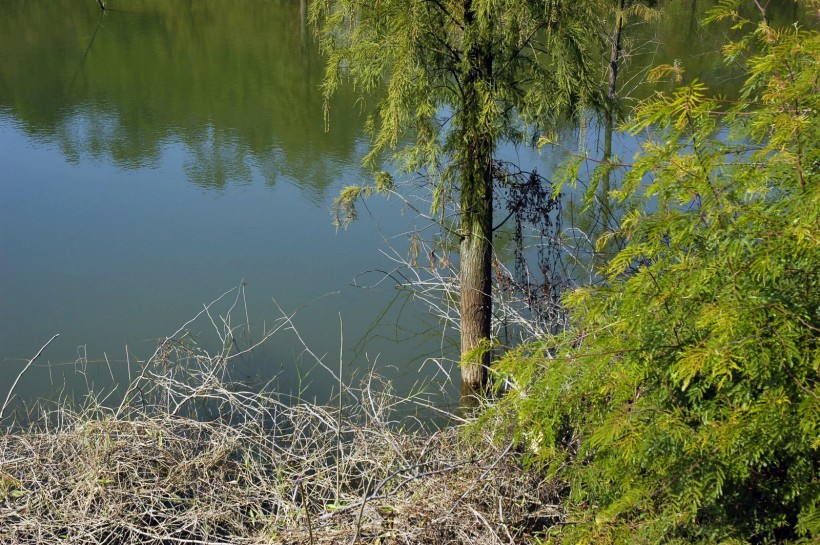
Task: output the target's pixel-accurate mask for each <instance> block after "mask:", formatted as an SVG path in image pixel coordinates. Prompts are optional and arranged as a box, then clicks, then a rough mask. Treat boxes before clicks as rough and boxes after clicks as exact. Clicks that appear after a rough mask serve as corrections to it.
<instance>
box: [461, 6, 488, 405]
mask: <svg viewBox="0 0 820 545" xmlns="http://www.w3.org/2000/svg"><path fill="white" fill-rule="evenodd" d="M464 8H465V10H464V23H465V24H464V51H465V55H466V57H467V59H468V62H467V63H466V67H465V72H464V73H463V91H462V92H463V103H462V106H463V108H462V112H461V132H462V138H463V140H462V146H464V147H463V150H462V152H461V153H460V156H461V164H460V169H461V235H462V239H461V246H460V249H459V257H460V266H461V270H460V274H461V305H460V311H461V398H462V402H464V403H467V404H471V400H472V401H474V400H476V399H478V398H480V397H482V396H483V395H484V394H485V393H486V389H487V383H488V373H487V371H488V369H489V366H490V356H491V354H490V349H489V348H490V334H491V329H490V326H491V319H492V235H493V225H492V223H493V178H492V154H493V149H494V143H493V138H492V134H491V133H490V130H489V128H488V127H485V126H483V125H482V121H481V109H482V101H486V100H488V98H487V97H482V96H480V95H479V87H481V88H482V89H484V90H485V92H486V90H487V89H491V88H492V56H491V53H490V48H489V45H488V43H489V41H488V40H487V39H486V37H485V36H482V35H481V34H482V33H481V31H479V30H478V28H477V27H478V25H477V24H475V13H474V11H473V7H472V2H471V1H470V0H467V1H466V2H465V3H464ZM489 100H491V97H490V98H489Z"/></svg>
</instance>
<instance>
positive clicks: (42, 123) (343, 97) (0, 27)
mask: <svg viewBox="0 0 820 545" xmlns="http://www.w3.org/2000/svg"><path fill="white" fill-rule="evenodd" d="M770 4H771V5H770V10H771V13H770V15H771V19H772V20H777V21H781V20H787V19H789V17H797V16H798V14H796V13H793V12H794V10H795V7H794V3H792V2H771V3H770ZM107 5H108V9H107V10H106V11H105V12H104V13H101V12H100V10H99V9H98V8H97V4H96V3H95V2H92V1H90V0H89V1H84V2H78V1H76V0H25V1H22V0H4V1H3V2H0V397H3V398H4V397H5V393H6V392H7V390H8V388H9V386H10V385H11V384H12V382H13V381H14V379H15V378H16V376H17V374H18V373H19V372H20V370H21V369H22V368H23V367H24V364H25V362H26V361H27V359H28V358H29V357H31V356H32V355H33V354H34V353H36V352H37V350H38V348H39V347H40V346H41V345H42V344H43V343H44V342H45V341H46V340H47V339H49V338H50V337H51V336H52V335H53V334H55V333H60V337H58V338H57V339H56V340H55V341H54V342H53V343H52V344H51V345H50V346H49V347H48V349H47V350H46V351H45V352H44V354H43V356H42V357H41V358H40V359H39V360H38V361H37V363H36V365H35V366H33V368H32V369H30V370H29V371H28V372H27V373H26V375H25V376H24V377H23V379H22V380H21V382H20V384H19V385H18V387H17V390H16V391H17V393H18V394H20V396H21V397H22V398H24V399H27V400H31V399H34V398H36V397H38V396H45V397H50V396H54V395H55V392H57V391H63V390H67V391H68V392H73V393H81V392H83V391H85V388H86V381H88V382H93V383H95V384H96V385H97V386H98V387H102V386H106V387H107V386H110V385H111V383H112V379H113V381H114V382H116V383H121V382H123V381H125V380H127V377H128V372H129V369H128V365H127V363H126V349H125V347H126V345H127V346H128V352H129V354H131V357H132V363H134V362H135V359H136V358H139V359H144V358H146V357H148V356H149V355H150V354H151V353H152V352H153V350H154V348H155V347H156V344H157V339H159V338H162V337H164V336H167V335H170V334H172V333H173V332H174V331H176V330H177V329H178V328H179V326H181V325H182V324H183V323H185V322H186V321H187V320H189V319H190V318H192V317H193V316H194V315H196V314H197V313H198V312H199V311H200V310H201V309H202V304H203V303H207V302H209V301H210V300H212V299H214V298H216V297H218V296H219V295H220V294H221V293H223V292H224V291H225V290H227V289H229V288H231V287H233V286H237V285H238V284H239V283H240V282H241V281H243V280H244V281H245V282H246V290H247V302H248V310H249V313H248V314H249V318H250V321H251V324H252V333H251V334H250V335H247V334H245V333H244V332H243V335H244V337H242V339H241V340H242V342H248V341H250V340H253V339H257V338H258V337H259V335H261V333H262V331H263V330H264V329H266V328H270V327H271V325H272V324H273V323H274V321H275V320H276V318H278V317H279V311H278V309H277V306H276V305H275V304H274V302H273V300H272V299H273V298H275V299H276V301H277V302H278V304H279V305H281V306H282V308H283V309H285V310H286V311H288V312H293V311H296V310H298V312H296V314H295V317H294V324H295V326H296V327H297V328H298V329H299V332H300V333H301V335H302V337H303V338H304V340H305V342H306V343H307V344H308V346H309V347H310V348H311V349H312V350H313V351H314V352H315V353H316V354H317V355H319V356H323V357H324V361H325V363H326V364H327V365H328V366H329V367H331V368H334V369H335V368H337V366H338V361H339V357H338V354H339V344H340V329H341V327H342V326H341V325H340V321H341V322H342V323H343V329H344V341H345V342H344V345H345V349H344V353H343V359H344V361H345V365H346V366H347V369H346V371H345V375H346V376H348V377H349V376H351V375H352V374H353V372H354V369H358V370H359V371H361V369H363V368H365V367H368V366H370V365H374V364H375V366H376V367H377V368H378V369H380V370H381V371H382V372H383V373H386V374H387V375H388V376H389V377H391V378H392V379H393V381H392V382H393V384H394V386H395V387H396V389H397V390H398V391H400V392H407V391H409V390H410V389H411V388H412V385H413V384H414V383H415V382H416V381H417V380H424V379H425V377H426V378H430V377H431V376H433V375H436V370H437V368H436V367H435V366H434V365H432V364H430V363H429V362H427V363H426V364H425V357H426V356H428V355H441V352H442V346H443V348H444V351H445V352H446V353H447V354H449V355H450V356H451V357H452V355H453V351H452V344H451V343H452V337H451V336H441V333H440V326H439V325H438V324H437V322H436V320H435V318H434V317H432V316H430V315H429V313H428V312H427V311H426V309H425V308H423V307H422V306H421V305H419V304H406V301H404V300H401V299H398V300H397V299H396V296H397V292H396V290H395V289H393V286H392V284H391V283H390V282H389V281H387V282H383V283H381V284H379V287H378V288H376V289H372V290H363V289H359V288H354V287H352V286H351V282H352V280H353V278H354V277H355V276H356V275H357V274H359V273H362V272H364V271H367V270H371V269H381V270H389V269H390V268H391V267H392V266H393V264H392V263H391V262H390V261H389V260H387V259H386V258H384V257H383V256H382V255H380V254H379V252H378V250H379V248H383V247H384V242H383V239H382V234H381V233H380V232H379V231H378V230H377V229H376V227H375V226H374V225H373V222H372V221H370V220H369V218H365V219H362V220H360V221H358V222H354V224H353V225H352V226H351V228H350V229H349V230H348V231H344V232H339V233H337V232H336V231H335V229H334V227H333V225H332V223H331V219H330V215H329V213H328V210H329V207H330V204H331V202H332V199H333V197H334V196H335V195H337V194H338V192H339V190H340V189H341V188H342V187H344V186H345V185H349V184H353V183H360V182H362V181H365V182H366V181H367V180H368V179H369V175H368V174H367V173H366V172H364V171H362V169H361V168H360V167H359V163H360V160H361V157H362V154H363V153H364V152H365V151H366V149H367V140H366V138H364V137H363V136H362V125H363V116H362V115H360V113H361V112H362V111H365V112H366V111H368V109H369V108H370V107H372V103H363V104H362V103H357V102H356V101H355V97H354V95H353V94H352V90H350V89H346V90H343V91H341V92H340V94H339V95H337V96H336V98H335V99H334V101H333V103H332V104H331V120H330V131H329V132H325V130H324V129H325V123H324V119H323V108H322V106H323V105H322V98H321V92H320V91H319V89H318V86H319V85H320V83H321V78H322V74H323V61H322V59H321V58H320V56H319V55H318V53H317V51H316V48H315V46H314V45H313V44H312V42H311V38H310V32H309V30H308V28H307V27H306V21H305V15H306V14H305V11H304V4H303V3H300V2H297V1H295V0H283V1H267V2H262V1H251V0H236V1H232V2H224V1H220V0H191V1H181V0H179V1H168V0H128V1H125V0H122V1H116V0H109V1H108V2H107ZM711 5H713V3H712V2H695V1H691V2H689V1H686V2H684V1H682V0H669V1H667V2H661V4H660V7H661V8H662V9H663V15H662V17H661V18H660V19H659V20H657V21H655V22H654V23H652V24H651V25H648V24H639V25H637V26H630V27H628V28H627V29H626V34H625V44H626V45H627V48H628V49H629V51H630V52H631V55H630V56H629V58H628V60H627V62H626V63H625V65H624V67H623V69H622V72H621V74H622V76H621V77H622V80H621V85H619V88H620V89H621V90H622V91H621V92H622V94H626V92H627V90H629V91H630V93H631V94H632V95H634V96H637V97H643V96H648V94H649V93H650V92H651V90H650V89H648V88H646V87H637V88H636V87H635V84H636V82H637V81H639V80H640V77H641V75H642V74H643V73H645V71H646V67H647V66H649V65H652V64H657V63H673V62H675V61H676V60H677V61H678V62H680V63H681V64H682V65H683V66H684V67H685V68H686V72H685V77H686V78H687V79H688V80H690V81H691V79H694V78H696V77H697V78H700V79H703V80H705V81H706V82H707V83H708V84H709V85H710V86H712V87H716V88H717V89H718V91H719V92H720V93H722V94H724V95H726V96H731V95H732V93H734V92H735V91H734V90H735V89H736V88H737V86H738V85H739V83H740V79H739V77H738V74H736V73H733V72H732V71H731V70H727V69H726V68H725V67H724V66H723V64H722V62H721V60H720V58H719V56H718V55H717V54H716V52H717V50H718V48H719V46H720V44H721V43H722V41H723V39H724V35H723V33H725V32H728V25H724V26H723V27H721V26H718V27H712V28H710V29H703V28H702V27H701V26H700V25H699V24H698V23H697V21H698V20H699V19H700V18H701V17H702V16H703V14H704V13H705V10H706V9H707V8H708V7H709V6H711ZM602 64H603V62H602ZM602 82H603V76H602ZM570 132H571V131H570ZM588 132H589V134H590V136H591V137H592V138H590V141H591V144H590V153H592V154H593V155H596V154H600V150H599V149H597V148H595V145H594V142H595V133H596V130H594V127H593V128H591V129H590V130H589V131H588ZM567 140H568V141H570V142H571V141H572V140H573V137H571V136H570V137H569V138H568V139H567ZM634 148H635V142H634V140H631V139H629V138H627V137H624V136H623V135H617V137H616V144H615V149H614V151H615V153H616V154H617V155H618V156H620V157H629V156H630V154H631V153H632V150H634ZM549 151H550V150H546V149H545V150H544V154H543V155H539V154H537V153H531V152H528V151H527V150H525V149H519V150H516V149H514V148H512V147H505V148H503V150H502V155H505V156H509V157H505V158H509V159H513V160H521V161H523V162H524V163H526V164H524V165H522V166H523V167H524V168H526V169H530V168H533V167H536V168H538V169H539V171H540V172H542V173H543V174H547V175H549V173H550V171H551V167H552V165H554V161H558V160H560V154H559V155H558V156H557V157H556V156H555V155H552V156H551V155H550V153H548V152H549ZM569 197H577V195H575V196H573V195H571V194H570V195H569ZM369 211H370V212H371V214H372V215H373V216H375V218H376V219H377V220H378V223H379V224H380V225H381V228H382V229H383V232H384V233H385V234H386V235H388V236H389V235H391V234H395V233H401V232H405V231H408V230H410V229H412V228H413V226H414V224H413V218H412V216H402V215H401V214H400V212H401V210H400V207H399V205H398V204H397V203H395V202H387V203H386V202H384V200H383V199H381V198H375V199H371V200H370V202H369ZM566 211H567V213H566V214H565V218H568V217H569V216H570V213H571V212H572V206H571V205H569V203H567V208H566ZM402 240H405V239H404V238H403V237H399V238H397V239H395V241H402ZM396 244H400V245H401V244H406V243H402V242H396ZM380 278H381V277H380V275H379V273H374V274H372V275H370V276H369V277H368V281H373V282H375V281H377V280H379V279H380ZM233 297H234V295H230V296H229V299H228V300H227V301H226V303H225V304H222V305H221V306H219V307H218V309H217V310H216V313H217V314H219V313H222V314H224V312H225V311H226V310H227V308H228V307H229V306H230V305H229V303H230V302H231V301H233ZM233 318H234V322H233V323H234V324H237V323H242V322H244V321H245V316H244V309H242V310H241V311H240V312H234V316H233ZM190 330H191V334H192V335H193V336H195V337H196V338H197V339H198V340H199V341H200V342H201V343H202V344H203V346H205V347H207V348H209V349H213V348H214V346H215V345H214V342H215V340H216V334H215V333H214V332H213V328H212V326H211V324H210V322H209V321H208V320H199V321H197V322H195V323H193V324H191V326H190ZM437 331H439V333H438V335H435V333H436V332H437ZM430 332H432V333H433V334H434V335H433V336H432V337H431V336H430V335H429V333H430ZM363 338H365V341H366V342H365V341H363V340H362V339H363ZM403 338H409V339H410V340H409V341H405V342H396V341H397V340H398V339H403ZM377 356H378V357H377ZM78 360H80V361H81V362H87V364H85V365H79V364H77V363H76V362H77V361H78ZM106 360H107V362H108V363H107V364H106ZM77 367H82V368H84V369H85V371H86V373H85V375H79V376H78V375H76V374H75V373H74V370H75V368H77ZM420 368H423V372H419V369H420ZM237 372H238V373H239V376H238V377H237V378H243V379H245V378H246V379H248V380H252V381H258V380H267V379H269V378H271V377H274V376H276V377H278V379H277V380H278V383H277V384H276V387H278V388H280V389H283V390H286V391H298V390H304V391H305V394H306V395H308V396H317V397H319V398H320V399H321V398H324V397H325V396H326V395H327V394H328V392H330V390H331V389H332V388H333V384H332V381H330V380H329V378H330V377H329V375H328V374H327V373H326V372H324V371H322V370H320V369H317V368H316V365H315V362H313V361H312V359H311V358H310V357H309V356H307V355H306V354H305V353H304V352H303V347H302V346H301V345H300V344H299V343H298V342H295V340H294V336H293V335H292V334H290V333H287V332H284V333H282V334H279V335H277V336H275V337H274V338H273V339H272V340H271V341H270V342H269V343H268V344H267V345H266V346H265V348H264V349H262V350H257V351H255V352H254V353H253V354H252V355H248V357H247V358H245V360H243V361H242V363H241V365H240V366H239V369H238V370H237ZM436 378H437V380H439V381H442V380H444V381H445V382H446V380H445V379H444V377H443V376H442V375H441V374H438V375H436ZM447 386H448V388H449V390H447V391H449V392H450V393H451V394H452V393H453V392H454V391H455V389H454V388H452V384H451V383H448V384H447ZM444 402H445V403H446V401H444Z"/></svg>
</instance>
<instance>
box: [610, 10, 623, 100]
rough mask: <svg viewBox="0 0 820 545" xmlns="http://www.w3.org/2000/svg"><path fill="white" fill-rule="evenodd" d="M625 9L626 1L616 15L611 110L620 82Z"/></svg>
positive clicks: (611, 70) (611, 59)
mask: <svg viewBox="0 0 820 545" xmlns="http://www.w3.org/2000/svg"><path fill="white" fill-rule="evenodd" d="M624 9H626V0H620V2H619V3H618V10H617V12H616V13H615V32H614V33H613V36H612V50H611V51H610V54H609V88H608V89H607V91H608V92H607V96H608V97H609V100H610V105H609V107H610V108H612V107H613V106H614V102H615V96H616V93H617V87H616V85H617V81H618V61H619V60H620V58H621V32H622V30H623V26H624V17H625V15H624Z"/></svg>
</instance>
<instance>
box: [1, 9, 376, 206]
mask: <svg viewBox="0 0 820 545" xmlns="http://www.w3.org/2000/svg"><path fill="white" fill-rule="evenodd" d="M119 7H120V6H117V8H119ZM109 8H110V6H109ZM98 23H99V24H98ZM0 50H2V51H14V55H6V56H5V57H4V60H3V63H0V108H3V109H8V111H9V113H10V114H11V115H12V116H14V118H16V119H17V120H18V122H19V124H20V126H21V128H22V129H23V130H24V131H25V132H27V133H28V134H30V135H32V136H34V137H35V138H38V139H43V140H47V141H53V140H54V139H55V138H56V139H57V141H58V143H59V145H60V147H61V149H62V150H64V151H65V154H66V156H67V157H69V158H70V159H71V160H75V161H76V160H79V159H80V158H81V157H83V156H84V155H86V156H89V157H92V158H94V159H108V160H112V161H114V162H116V163H117V164H118V165H119V166H121V167H125V168H132V167H139V166H144V165H146V164H151V163H155V162H157V160H158V159H159V156H160V154H161V150H162V147H163V145H164V144H166V143H168V142H174V141H177V142H182V143H183V144H185V145H186V146H187V147H189V148H190V149H191V150H193V152H194V155H195V158H194V159H192V161H193V162H192V163H189V165H188V166H187V167H186V172H188V173H189V174H191V175H192V176H193V177H194V180H195V181H197V183H204V185H208V186H213V185H216V186H219V185H221V184H224V183H226V182H228V181H230V180H233V179H238V180H245V179H248V177H249V176H250V173H249V170H248V169H249V166H248V165H250V164H254V165H256V166H258V167H259V168H260V171H262V172H261V174H262V175H263V176H265V177H266V178H268V179H272V178H273V174H272V173H269V172H265V171H263V170H264V169H265V168H267V166H268V165H269V164H271V162H273V163H275V164H277V165H278V166H279V170H285V171H286V172H287V174H288V175H289V176H290V177H291V178H292V179H293V180H295V181H296V182H297V183H299V184H300V185H301V184H305V185H307V186H310V187H311V188H312V190H313V191H316V192H319V193H321V191H323V189H324V188H326V187H327V186H328V185H329V184H330V183H332V181H333V180H334V179H335V178H336V177H338V175H337V171H338V169H339V168H340V165H342V164H348V163H350V162H352V161H350V157H352V156H353V155H355V153H356V150H355V145H356V137H357V135H358V134H359V133H360V131H361V125H362V123H361V121H360V120H359V118H358V112H357V110H356V109H354V108H351V107H347V106H345V104H346V103H347V100H348V97H347V96H346V95H345V94H344V93H342V94H341V95H340V97H339V98H338V103H337V104H336V106H335V108H334V112H335V115H336V116H337V119H336V122H335V123H334V124H333V127H332V131H331V133H329V134H326V133H325V132H324V125H323V122H322V97H321V93H319V92H317V89H316V87H317V85H318V84H319V82H320V81H321V77H322V62H321V60H320V59H319V58H318V53H317V52H316V51H315V48H314V47H313V46H312V44H311V43H310V41H309V35H307V34H305V32H304V27H303V25H301V24H300V12H299V3H298V2H264V3H262V2H254V1H251V0H245V1H238V2H232V4H231V8H230V9H225V6H224V3H222V2H219V1H215V0H198V1H197V2H192V3H181V2H170V3H169V2H165V1H161V0H141V1H139V2H130V3H128V5H127V6H125V5H123V6H122V9H108V10H106V11H105V13H104V15H103V16H100V10H99V8H98V6H96V5H95V4H94V3H93V2H92V3H91V4H90V5H84V6H83V8H80V9H78V6H77V5H76V4H75V3H73V2H68V1H54V2H19V1H16V0H10V1H8V2H0ZM32 67H39V69H38V70H34V69H32ZM211 131H213V132H211ZM211 138H213V142H211V141H210V140H209V139H211ZM227 138H230V142H227V141H226V139H227ZM271 156H275V161H271V159H270V158H271ZM194 162H195V163H196V164H194Z"/></svg>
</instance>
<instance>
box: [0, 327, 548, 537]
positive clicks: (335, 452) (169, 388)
mask: <svg viewBox="0 0 820 545" xmlns="http://www.w3.org/2000/svg"><path fill="white" fill-rule="evenodd" d="M223 323H224V324H225V329H224V330H223V334H221V335H220V338H221V339H222V341H223V350H222V351H221V352H220V353H219V354H216V355H209V354H207V353H206V352H204V351H202V350H200V349H198V348H197V347H196V346H193V345H189V344H185V343H182V342H179V341H177V340H175V339H174V338H169V339H165V340H164V341H162V342H161V343H160V344H159V346H158V349H157V351H156V353H155V354H154V355H153V357H152V358H151V359H150V360H148V361H147V362H146V363H145V365H144V366H143V367H142V370H141V374H140V375H139V376H138V377H137V378H136V379H135V380H134V381H133V382H132V384H131V385H130V387H129V388H128V390H127V392H126V393H125V394H124V395H123V396H122V401H121V403H120V404H119V405H118V406H116V407H111V406H106V405H107V404H106V403H100V402H99V401H97V402H88V403H86V404H85V406H83V407H80V408H71V407H70V406H68V405H66V406H60V407H58V408H57V409H54V410H52V411H50V412H43V413H40V414H39V416H37V417H36V418H33V419H32V421H31V422H29V423H27V425H26V426H25V427H23V428H21V427H19V426H17V427H16V429H14V430H13V431H11V430H8V431H6V432H4V433H3V434H2V435H0V542H2V543H42V544H47V543H78V544H103V543H106V544H126V543H156V544H174V543H192V544H212V543H232V544H249V543H292V544H297V543H298V544H309V543H310V544H313V543H316V544H318V543H323V544H324V543H339V544H342V543H346V544H352V543H382V544H386V543H406V544H415V543H441V544H447V543H479V544H483V543H487V544H489V543H525V542H528V541H531V536H532V533H533V532H534V531H537V530H538V529H540V528H543V527H544V526H546V525H549V524H552V523H554V522H557V521H558V520H560V516H561V515H560V511H559V510H558V509H557V508H556V507H555V506H553V505H552V504H553V503H554V502H555V501H556V500H555V498H556V496H557V495H558V492H559V491H558V490H556V487H555V486H554V485H552V484H550V483H548V482H544V481H543V480H542V479H541V478H540V476H538V475H537V474H535V473H533V472H526V471H523V470H522V469H521V467H520V466H519V464H518V462H517V459H516V455H515V453H514V452H513V450H512V449H511V448H510V445H500V446H499V445H498V444H496V442H494V441H492V440H491V439H490V437H489V436H482V435H481V434H480V433H478V434H477V433H476V432H474V433H473V434H472V435H471V436H470V439H469V440H468V439H466V438H465V437H466V436H465V434H464V433H463V429H462V428H461V427H448V428H444V429H426V427H425V426H424V425H422V424H420V423H419V422H418V421H417V420H412V419H402V418H399V417H398V416H397V415H398V414H406V411H404V412H402V411H401V407H402V405H403V404H406V403H412V400H406V399H398V398H396V397H395V396H394V395H393V394H392V393H391V392H390V390H389V387H388V386H387V385H386V384H384V383H383V382H381V381H379V380H378V379H377V378H376V377H373V376H370V377H368V378H367V379H366V380H365V382H364V383H363V384H362V385H360V386H359V387H357V388H355V389H354V388H350V387H347V386H343V387H342V388H341V390H342V397H341V398H337V401H338V400H339V399H341V400H343V401H344V403H339V404H336V403H332V404H330V405H327V406H318V405H315V404H308V403H303V402H301V401H299V400H295V399H291V398H288V397H286V396H282V395H277V394H274V393H270V392H265V391H263V392H261V393H260V392H255V391H251V390H248V389H243V388H241V387H240V386H239V385H236V384H232V383H231V382H230V380H229V374H228V369H229V368H230V365H231V362H232V360H233V358H234V357H235V356H236V355H237V354H236V351H235V347H236V344H235V343H234V342H233V339H232V338H231V335H230V331H231V330H230V327H229V326H228V322H225V321H224V320H223ZM340 384H341V383H340ZM411 430H412V431H411Z"/></svg>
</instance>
